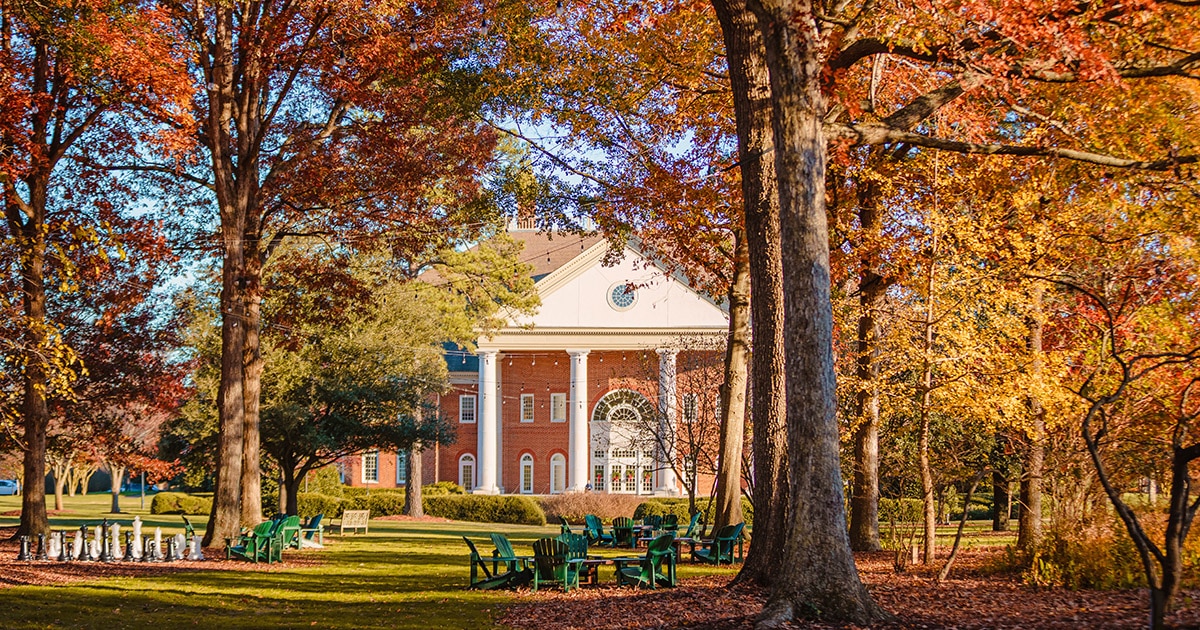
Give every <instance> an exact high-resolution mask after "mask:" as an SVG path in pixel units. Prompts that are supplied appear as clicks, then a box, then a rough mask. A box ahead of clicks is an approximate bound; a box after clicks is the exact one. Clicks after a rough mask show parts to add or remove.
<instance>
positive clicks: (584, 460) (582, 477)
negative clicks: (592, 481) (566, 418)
mask: <svg viewBox="0 0 1200 630" xmlns="http://www.w3.org/2000/svg"><path fill="white" fill-rule="evenodd" d="M588 352H589V350H567V353H568V354H570V355H571V439H570V445H569V446H568V450H569V451H570V452H571V456H570V459H569V461H568V462H567V464H568V468H569V470H570V472H569V474H568V477H567V492H584V491H585V490H586V489H587V487H586V486H587V483H588V461H589V459H588V450H589V449H590V448H591V437H590V436H589V435H588V417H587V406H588V384H587V356H588Z"/></svg>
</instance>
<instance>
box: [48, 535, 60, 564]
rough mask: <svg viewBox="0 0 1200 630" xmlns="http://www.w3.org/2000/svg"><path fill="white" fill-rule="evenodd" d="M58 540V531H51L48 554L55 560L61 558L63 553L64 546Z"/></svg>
mask: <svg viewBox="0 0 1200 630" xmlns="http://www.w3.org/2000/svg"><path fill="white" fill-rule="evenodd" d="M58 540H59V539H58V532H56V531H51V532H50V542H49V543H47V544H48V545H49V549H48V550H47V552H46V555H47V556H49V557H50V558H53V559H55V560H59V559H60V558H59V556H60V555H61V554H62V547H61V546H60V545H59V544H58Z"/></svg>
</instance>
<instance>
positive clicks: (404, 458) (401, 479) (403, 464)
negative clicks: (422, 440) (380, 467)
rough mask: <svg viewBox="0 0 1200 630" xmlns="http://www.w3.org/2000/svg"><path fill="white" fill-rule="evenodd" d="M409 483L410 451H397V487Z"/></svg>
mask: <svg viewBox="0 0 1200 630" xmlns="http://www.w3.org/2000/svg"><path fill="white" fill-rule="evenodd" d="M406 483H408V451H396V485H397V486H403V485H404V484H406Z"/></svg>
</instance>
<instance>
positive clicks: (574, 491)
mask: <svg viewBox="0 0 1200 630" xmlns="http://www.w3.org/2000/svg"><path fill="white" fill-rule="evenodd" d="M580 492H591V490H588V489H587V487H586V486H580V487H578V488H567V489H566V490H564V493H566V494H578V493H580Z"/></svg>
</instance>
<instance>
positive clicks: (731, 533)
mask: <svg viewBox="0 0 1200 630" xmlns="http://www.w3.org/2000/svg"><path fill="white" fill-rule="evenodd" d="M745 526H746V524H745V523H738V524H737V525H726V526H725V527H722V528H721V530H720V531H718V532H717V535H716V536H715V537H714V538H713V539H712V540H710V541H705V548H704V549H695V550H693V551H692V560H693V561H699V562H707V563H709V564H721V563H723V562H724V563H728V564H733V548H734V545H737V546H738V560H739V561H740V560H741V555H742V554H741V538H742V528H743V527H745Z"/></svg>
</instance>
